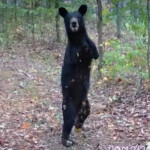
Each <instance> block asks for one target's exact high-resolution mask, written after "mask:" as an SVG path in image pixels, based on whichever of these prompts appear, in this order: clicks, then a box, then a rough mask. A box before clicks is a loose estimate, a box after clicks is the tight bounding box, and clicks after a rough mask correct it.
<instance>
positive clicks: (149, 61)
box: [147, 0, 150, 80]
mask: <svg viewBox="0 0 150 150" xmlns="http://www.w3.org/2000/svg"><path fill="white" fill-rule="evenodd" d="M147 17H148V49H147V65H148V77H149V80H150V0H147Z"/></svg>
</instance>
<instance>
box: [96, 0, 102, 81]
mask: <svg viewBox="0 0 150 150" xmlns="http://www.w3.org/2000/svg"><path fill="white" fill-rule="evenodd" d="M97 5H98V14H97V31H98V49H99V55H100V57H99V64H98V73H99V78H101V77H102V73H101V69H102V66H103V40H102V3H101V0H97Z"/></svg>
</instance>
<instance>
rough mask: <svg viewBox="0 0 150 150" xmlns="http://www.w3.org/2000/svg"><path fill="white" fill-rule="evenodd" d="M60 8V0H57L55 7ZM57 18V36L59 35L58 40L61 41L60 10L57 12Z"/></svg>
mask: <svg viewBox="0 0 150 150" xmlns="http://www.w3.org/2000/svg"><path fill="white" fill-rule="evenodd" d="M58 8H59V2H58V0H56V2H55V9H56V10H58ZM55 20H56V36H57V37H56V41H57V42H60V16H59V13H58V12H57V14H56V17H55Z"/></svg>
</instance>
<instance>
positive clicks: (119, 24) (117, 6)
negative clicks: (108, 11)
mask: <svg viewBox="0 0 150 150" xmlns="http://www.w3.org/2000/svg"><path fill="white" fill-rule="evenodd" d="M116 16H117V19H116V25H117V33H116V34H117V38H118V39H120V38H121V11H120V4H119V2H118V1H117V2H116Z"/></svg>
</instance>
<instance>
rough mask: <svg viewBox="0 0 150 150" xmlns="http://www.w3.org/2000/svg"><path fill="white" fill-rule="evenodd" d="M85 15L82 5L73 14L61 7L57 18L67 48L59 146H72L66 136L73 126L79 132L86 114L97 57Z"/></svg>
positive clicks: (64, 64) (87, 113)
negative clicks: (60, 20) (76, 26)
mask: <svg viewBox="0 0 150 150" xmlns="http://www.w3.org/2000/svg"><path fill="white" fill-rule="evenodd" d="M86 11H87V6H86V5H81V6H80V8H79V9H78V11H77V12H70V13H68V11H67V10H66V9H65V8H63V7H61V8H59V14H60V15H61V16H62V17H63V18H64V22H65V27H66V32H67V36H68V44H67V47H66V52H65V57H64V63H63V67H62V74H61V85H62V94H63V105H62V110H63V119H64V123H63V131H62V143H63V145H65V146H72V144H73V142H72V141H71V140H70V139H69V135H70V132H71V129H72V127H73V125H75V127H76V128H81V127H82V125H83V123H84V121H85V119H86V118H87V116H88V115H89V113H90V106H89V102H88V99H87V94H88V89H89V84H90V69H91V62H92V59H93V58H94V59H97V58H98V56H99V54H98V52H97V48H96V46H95V44H94V42H93V41H92V40H91V39H90V38H89V37H88V35H87V32H86V29H85V24H84V18H83V16H84V15H85V13H86ZM72 17H76V18H77V19H78V23H79V29H78V31H76V32H72V30H71V28H70V20H71V18H72Z"/></svg>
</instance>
